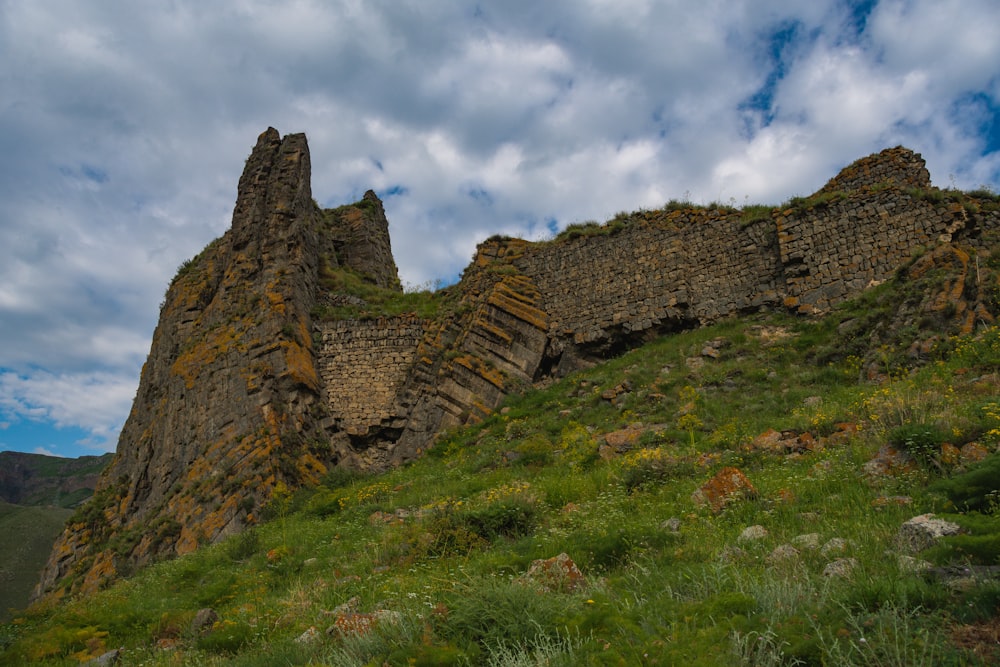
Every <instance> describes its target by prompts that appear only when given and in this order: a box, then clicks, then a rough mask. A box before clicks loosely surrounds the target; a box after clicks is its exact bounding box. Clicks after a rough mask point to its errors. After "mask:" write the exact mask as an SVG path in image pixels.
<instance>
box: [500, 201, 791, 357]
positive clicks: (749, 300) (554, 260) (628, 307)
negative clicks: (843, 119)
mask: <svg viewBox="0 0 1000 667" xmlns="http://www.w3.org/2000/svg"><path fill="white" fill-rule="evenodd" d="M773 246H774V234H773V231H772V230H771V229H770V228H769V226H768V225H767V224H762V223H755V224H750V225H743V224H742V223H741V222H740V217H739V215H738V214H724V213H721V212H719V211H705V210H696V209H691V210H688V211H673V212H670V213H658V214H653V215H647V216H645V217H644V218H643V219H641V220H636V221H634V222H632V223H630V224H629V225H628V226H627V227H625V228H624V229H623V230H622V231H620V232H617V233H614V234H608V235H597V236H589V237H580V238H576V239H571V240H568V241H565V242H556V243H550V244H545V245H540V246H537V247H535V248H533V249H532V250H533V252H528V253H525V254H524V256H523V257H522V258H521V259H519V260H518V261H517V265H518V267H519V268H521V269H522V270H523V271H524V272H525V274H527V275H528V276H530V277H531V278H532V279H533V280H534V282H535V283H536V284H537V285H538V289H539V291H540V292H541V293H542V295H543V303H544V309H545V310H546V312H547V313H548V314H549V317H550V324H549V335H550V337H551V338H553V339H554V340H557V341H558V340H562V341H565V343H567V344H568V343H572V344H575V345H581V344H582V345H587V344H595V345H598V344H600V342H601V341H603V340H605V339H607V338H608V336H609V332H612V331H621V332H622V333H625V334H628V333H630V332H638V331H645V330H648V329H662V328H667V329H670V328H677V327H679V326H685V325H686V324H685V323H690V322H698V321H707V320H712V319H715V318H718V317H721V316H724V315H728V314H732V313H736V312H741V311H746V310H749V309H752V308H757V307H760V306H762V305H767V304H774V303H776V302H778V301H779V298H778V291H777V290H778V284H779V281H780V276H781V267H780V266H779V264H778V257H777V254H776V253H775V251H774V247H773ZM560 346H561V344H560V343H556V347H557V348H558V347H560Z"/></svg>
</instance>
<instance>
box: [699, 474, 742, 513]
mask: <svg viewBox="0 0 1000 667" xmlns="http://www.w3.org/2000/svg"><path fill="white" fill-rule="evenodd" d="M756 497H757V490H756V489H755V488H754V486H753V484H751V483H750V480H749V479H747V476H746V475H744V474H743V471H742V470H740V469H739V468H733V467H731V466H729V467H725V468H723V469H722V470H720V471H719V472H718V473H716V475H715V476H714V477H712V479H710V480H708V481H707V482H705V483H704V484H702V485H701V488H699V489H698V490H696V491H695V492H694V493H693V494H692V495H691V500H692V501H693V502H694V503H695V504H697V505H702V506H705V505H707V506H708V507H710V508H711V509H712V511H713V512H720V511H722V509H723V508H725V507H726V506H727V505H729V504H730V503H732V502H736V501H739V500H744V499H750V498H756Z"/></svg>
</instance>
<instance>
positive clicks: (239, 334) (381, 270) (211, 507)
mask: <svg viewBox="0 0 1000 667" xmlns="http://www.w3.org/2000/svg"><path fill="white" fill-rule="evenodd" d="M310 179H311V174H310V162H309V150H308V144H307V141H306V138H305V136H304V135H301V134H293V135H287V136H285V137H281V136H280V135H279V133H278V132H277V131H276V130H274V129H273V128H271V129H268V130H267V131H266V132H264V133H263V134H261V135H260V137H258V141H257V144H256V146H255V147H254V149H253V151H252V152H251V154H250V156H249V158H248V159H247V163H246V166H245V168H244V172H243V175H242V177H241V178H240V182H239V187H238V191H237V201H236V206H235V209H234V213H233V224H232V227H231V229H230V230H229V231H228V232H227V233H226V234H225V235H224V236H222V237H221V238H219V239H217V240H216V241H214V242H213V243H211V244H210V245H209V246H208V247H207V248H205V250H204V251H203V252H202V253H200V254H199V255H198V256H197V257H195V258H193V259H192V260H191V261H190V262H187V263H185V264H184V265H183V266H182V267H181V268H180V270H179V272H178V274H177V276H176V277H175V279H174V280H173V281H172V283H171V285H170V288H169V289H168V291H167V295H166V297H165V299H164V303H163V306H162V309H161V313H160V322H159V324H158V326H157V329H156V332H155V333H154V337H153V342H152V346H151V349H150V355H149V358H148V360H147V363H146V364H145V366H144V368H143V373H142V377H141V379H140V386H139V390H138V392H137V395H136V399H135V402H134V403H133V407H132V412H131V414H130V416H129V419H128V420H127V422H126V424H125V426H124V428H123V430H122V434H121V438H120V440H119V444H118V450H117V455H116V457H115V459H114V462H113V463H112V465H111V466H110V467H109V468H108V470H107V471H106V472H105V474H104V476H103V477H102V478H101V481H100V483H99V485H98V488H97V491H96V493H95V496H94V499H93V500H92V501H91V502H90V503H88V504H87V505H86V506H85V507H83V508H81V509H80V511H78V512H77V513H76V514H75V515H74V517H72V518H71V520H70V521H69V523H68V524H67V528H66V530H65V531H64V532H63V534H62V535H61V536H60V538H59V540H58V541H57V543H56V545H55V548H54V550H53V553H52V555H51V557H50V559H49V562H48V565H47V567H46V570H45V572H44V574H43V577H42V581H41V583H40V584H39V587H38V589H37V591H36V594H37V596H38V597H39V598H47V599H49V600H52V599H56V598H58V597H60V596H64V595H67V594H70V595H73V594H80V593H84V594H92V593H94V592H95V591H98V590H100V589H101V588H102V587H104V586H106V585H107V584H108V583H109V582H111V581H113V580H114V579H115V578H117V577H120V576H123V575H128V574H130V573H132V572H135V571H136V570H137V569H139V568H142V567H145V566H147V565H148V564H150V563H152V562H155V561H157V560H159V559H161V558H165V557H173V556H177V555H184V554H188V553H191V552H193V551H195V550H196V549H197V548H199V547H200V546H204V545H206V544H210V543H214V542H219V541H222V540H223V539H225V538H226V537H228V536H231V535H235V534H239V533H240V532H242V531H245V530H246V529H247V528H250V527H252V526H255V525H257V524H258V523H259V522H260V520H261V518H262V512H264V511H265V509H266V508H267V507H269V506H272V505H273V503H274V501H275V498H277V497H280V496H281V494H283V493H285V492H286V491H287V490H289V489H291V490H295V489H298V488H303V487H313V486H315V485H316V484H317V483H319V482H320V481H321V480H322V479H324V478H325V477H326V476H328V475H330V474H332V472H334V471H345V470H351V471H355V472H363V473H374V472H385V471H389V470H391V469H393V468H394V467H396V466H398V465H400V464H403V463H407V462H410V461H413V460H416V459H418V458H419V457H420V456H421V455H422V454H424V453H426V452H427V451H428V450H430V451H433V449H436V448H437V447H439V444H440V443H439V441H440V438H441V437H443V435H444V434H445V433H448V432H450V431H451V430H452V429H455V428H460V427H462V426H468V425H474V424H477V423H482V422H483V421H484V420H489V419H491V418H493V417H494V416H495V414H496V410H497V409H498V408H499V407H500V406H501V405H502V403H503V401H504V400H506V399H507V398H508V397H509V396H511V395H515V394H519V393H521V392H523V391H525V390H526V389H528V388H530V387H532V386H538V385H544V384H545V383H548V382H552V381H555V380H557V379H559V378H562V377H565V376H567V375H569V374H571V373H573V372H574V371H577V370H581V369H585V368H587V367H589V366H591V365H593V364H595V363H598V362H601V361H604V360H607V359H609V358H613V357H615V356H617V355H619V354H621V353H622V352H624V351H626V350H628V349H631V348H633V347H636V346H640V345H642V344H643V343H646V342H649V341H652V340H656V339H657V338H658V337H660V336H663V335H664V334H668V333H676V332H680V331H685V330H691V329H695V328H698V327H702V326H706V325H708V324H711V323H713V322H716V321H719V320H721V319H726V318H731V317H734V316H740V315H750V314H755V313H760V312H782V313H791V314H796V315H798V316H816V315H819V314H821V313H824V312H827V311H828V310H829V309H830V308H832V307H834V306H836V305H837V304H839V303H841V302H843V301H844V300H845V299H848V298H850V297H851V296H854V295H857V294H860V293H861V292H862V291H864V290H865V289H866V288H867V287H868V286H870V285H874V284H877V283H879V282H881V281H885V280H887V279H889V278H891V277H892V276H893V275H894V274H895V272H896V271H898V270H899V269H900V267H901V266H903V265H904V264H906V263H907V262H908V261H909V260H910V259H911V258H912V256H913V254H914V253H915V252H918V251H919V250H921V249H923V251H924V252H925V253H926V259H925V260H924V261H923V262H921V263H920V264H919V269H916V270H918V271H921V272H924V273H931V274H934V275H937V274H939V273H941V272H942V271H944V270H945V269H947V270H948V271H949V275H951V276H953V278H950V279H949V280H953V282H949V283H947V285H945V286H942V287H947V289H946V290H945V291H943V292H938V291H935V292H934V293H933V294H934V295H935V299H937V300H936V301H931V302H929V303H927V304H926V307H925V305H923V301H922V300H918V301H917V303H915V304H911V306H912V307H910V308H909V309H907V308H908V307H907V306H906V304H908V303H909V301H904V302H902V304H901V307H897V308H893V309H892V313H891V316H892V317H893V318H894V320H893V321H892V322H890V323H889V325H887V327H886V328H885V329H883V330H876V331H872V332H871V334H870V335H871V336H873V337H875V338H877V339H880V340H882V342H883V344H884V345H890V344H892V343H893V342H894V340H895V338H897V337H898V334H899V332H900V331H906V330H907V329H908V328H913V327H917V328H918V329H921V330H922V331H927V332H928V333H927V337H926V338H922V339H919V340H913V341H911V343H912V344H913V345H915V346H916V347H915V348H914V350H913V354H915V355H916V356H917V357H920V356H921V355H924V354H926V351H927V350H930V349H932V348H933V346H934V345H935V344H936V343H937V342H938V340H939V339H940V337H941V336H942V335H946V334H949V333H969V332H971V331H973V329H974V328H975V327H976V326H977V325H980V324H983V323H990V322H992V320H993V317H994V311H995V307H994V304H993V301H992V297H991V296H990V294H991V293H990V292H988V291H987V290H985V289H982V283H980V282H979V281H980V280H981V278H982V268H981V266H980V264H979V263H978V262H979V256H980V255H981V254H982V253H985V252H987V251H988V250H989V249H990V247H991V244H992V243H993V239H994V236H995V233H996V230H997V229H998V228H1000V210H998V206H997V203H996V199H995V197H992V196H991V195H989V193H978V194H977V193H957V192H950V191H941V190H938V189H936V188H934V187H933V186H932V185H931V183H930V178H929V174H928V173H927V170H926V168H925V167H924V163H923V160H922V159H921V158H920V156H919V155H917V154H915V153H913V152H912V151H909V150H907V149H905V148H901V147H900V148H894V149H887V150H886V151H883V152H881V153H878V154H875V155H872V156H869V157H867V158H863V159H861V160H859V161H857V162H856V163H854V164H852V165H849V166H848V167H847V168H845V169H844V170H843V171H842V172H841V174H839V175H838V176H837V177H835V178H834V179H833V180H831V182H830V183H829V184H828V185H827V186H826V187H824V188H823V189H822V190H820V191H819V192H817V193H816V194H814V195H812V196H810V197H808V198H803V199H796V200H793V201H790V202H788V203H787V204H786V205H783V206H779V207H752V208H748V209H744V210H736V209H729V208H725V207H693V206H690V205H683V204H682V205H670V206H666V207H664V208H663V209H661V210H655V211H638V212H635V213H632V214H623V215H621V216H618V217H616V218H615V219H614V220H611V221H609V222H608V223H607V224H605V225H583V226H578V227H574V228H571V229H569V230H567V232H566V233H565V234H563V235H560V236H559V237H557V238H555V239H553V240H551V241H548V242H543V243H529V242H526V241H522V240H519V239H510V238H501V237H495V238H492V239H489V240H487V241H486V242H484V243H483V244H481V245H480V247H479V248H478V251H477V254H476V257H475V258H474V259H473V262H472V263H471V264H470V266H469V267H468V268H467V269H466V271H465V272H464V273H463V276H462V279H461V280H460V282H459V283H458V284H457V285H454V286H452V287H449V288H447V289H446V290H443V291H440V292H436V293H425V294H415V295H414V294H404V293H403V292H402V290H401V289H400V287H399V280H398V277H397V271H396V267H395V263H394V260H393V258H392V252H391V247H390V242H389V237H388V223H387V220H386V217H385V212H384V209H383V207H382V204H381V202H380V201H379V200H378V197H377V196H376V195H375V194H374V193H368V194H366V195H365V197H364V198H363V199H362V200H361V201H359V202H357V203H355V204H351V205H347V206H343V207H339V208H334V209H322V208H321V207H319V206H318V205H317V204H316V202H315V201H314V200H313V198H312V186H311V181H310ZM924 320H927V321H928V322H934V323H938V324H940V325H941V329H940V331H935V332H934V333H930V332H929V331H930V330H931V327H929V326H925V325H927V322H925V321H924ZM863 321H864V318H862V322H863ZM845 326H848V327H850V326H858V327H860V326H861V322H856V323H854V324H845ZM921 327H923V328H921ZM863 363H864V364H865V373H867V374H868V376H870V377H872V378H874V377H877V376H878V375H880V374H883V373H884V369H883V368H882V367H881V365H880V364H881V361H880V358H879V357H878V355H877V354H876V353H867V352H866V354H865V355H864V358H863Z"/></svg>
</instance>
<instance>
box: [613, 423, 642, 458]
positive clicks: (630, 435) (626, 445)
mask: <svg viewBox="0 0 1000 667" xmlns="http://www.w3.org/2000/svg"><path fill="white" fill-rule="evenodd" d="M645 432H646V429H645V428H644V427H643V425H642V424H630V425H629V426H628V427H626V428H623V429H621V430H618V431H612V432H611V433H606V434H605V435H604V442H606V443H607V445H608V446H609V447H611V448H613V449H614V450H615V451H617V452H619V453H620V452H625V451H628V450H629V449H632V446H633V445H635V443H636V441H638V440H639V438H640V437H641V436H642V434H643V433H645Z"/></svg>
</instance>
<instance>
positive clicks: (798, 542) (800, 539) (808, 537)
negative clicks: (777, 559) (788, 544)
mask: <svg viewBox="0 0 1000 667" xmlns="http://www.w3.org/2000/svg"><path fill="white" fill-rule="evenodd" d="M792 544H793V545H794V546H796V547H798V548H799V549H810V550H813V549H819V533H806V534H804V535H796V536H795V537H793V538H792Z"/></svg>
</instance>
